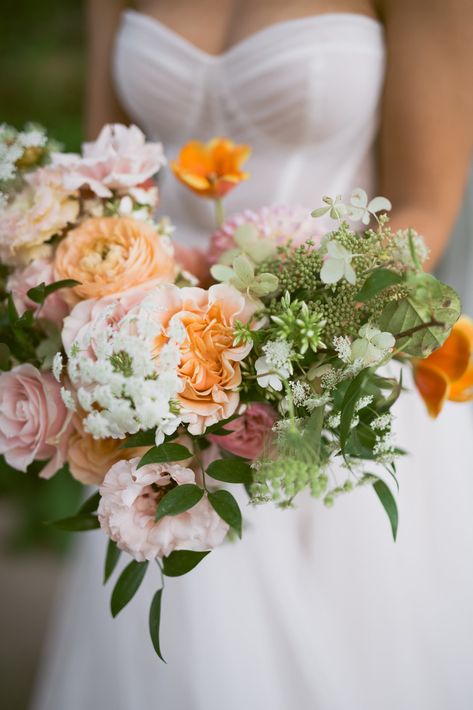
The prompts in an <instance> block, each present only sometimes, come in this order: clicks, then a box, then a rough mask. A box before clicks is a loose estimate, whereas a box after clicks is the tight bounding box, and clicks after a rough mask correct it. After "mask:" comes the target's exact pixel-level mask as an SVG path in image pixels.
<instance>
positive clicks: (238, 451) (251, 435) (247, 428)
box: [208, 402, 277, 461]
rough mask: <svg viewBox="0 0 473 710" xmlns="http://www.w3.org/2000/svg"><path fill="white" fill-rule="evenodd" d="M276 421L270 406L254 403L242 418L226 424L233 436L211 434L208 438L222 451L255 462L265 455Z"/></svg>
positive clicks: (274, 413)
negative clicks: (264, 451)
mask: <svg viewBox="0 0 473 710" xmlns="http://www.w3.org/2000/svg"><path fill="white" fill-rule="evenodd" d="M276 419H277V415H276V412H275V411H274V409H273V408H272V407H271V406H270V405H269V404H263V403H260V402H254V403H253V404H250V405H248V407H247V408H246V410H245V411H244V413H243V414H242V415H241V416H240V417H237V418H236V419H233V420H232V421H231V422H228V424H225V429H230V430H231V431H232V432H233V433H232V434H227V435H226V436H217V435H216V434H210V435H209V437H208V438H209V439H210V440H211V441H212V442H214V443H215V444H218V445H219V446H220V448H221V449H224V450H225V451H229V452H230V453H231V454H235V456H242V457H243V458H246V459H251V460H252V461H253V460H255V459H257V458H258V457H259V456H261V454H262V453H263V450H264V448H265V445H266V444H267V443H268V439H269V437H270V435H271V429H272V426H273V424H274V422H275V421H276Z"/></svg>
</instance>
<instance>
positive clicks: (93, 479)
mask: <svg viewBox="0 0 473 710" xmlns="http://www.w3.org/2000/svg"><path fill="white" fill-rule="evenodd" d="M74 426H75V431H74V432H73V434H71V436H70V438H69V441H68V448H67V461H68V463H69V469H70V471H71V474H72V476H74V478H76V479H77V480H78V481H80V482H81V483H84V484H85V485H87V486H90V485H94V486H97V485H99V484H100V483H102V481H103V479H104V478H105V474H106V473H107V471H108V470H109V469H110V468H111V467H112V466H113V464H115V463H117V461H121V460H122V459H126V460H127V461H129V460H130V459H132V458H135V457H136V456H139V457H140V458H141V456H143V454H144V453H145V452H146V451H147V448H146V447H145V448H131V449H122V448H121V447H122V445H123V440H122V439H110V438H108V439H94V437H93V436H92V435H91V434H88V433H87V432H85V431H84V430H83V427H82V424H81V422H80V420H79V418H77V420H76V421H75V423H74Z"/></svg>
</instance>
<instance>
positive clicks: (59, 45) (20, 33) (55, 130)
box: [0, 0, 85, 552]
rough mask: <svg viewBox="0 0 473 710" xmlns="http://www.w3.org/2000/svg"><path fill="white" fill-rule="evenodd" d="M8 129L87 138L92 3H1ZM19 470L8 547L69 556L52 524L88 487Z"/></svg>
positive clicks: (12, 480) (0, 77) (2, 87)
mask: <svg viewBox="0 0 473 710" xmlns="http://www.w3.org/2000/svg"><path fill="white" fill-rule="evenodd" d="M0 5H1V9H0V15H1V20H0V48H1V55H2V60H1V74H0V122H6V123H9V124H12V125H14V126H15V127H16V128H21V127H22V126H23V125H24V123H25V122H27V121H35V122H37V123H40V124H42V125H43V126H45V127H46V128H47V129H48V132H49V134H50V136H51V137H53V138H56V139H57V140H59V141H60V142H61V143H63V144H64V147H65V149H66V150H72V151H75V150H78V149H79V146H80V143H81V141H82V135H83V101H84V78H85V22H84V5H85V3H84V2H81V1H80V0H17V2H15V1H14V0H1V3H0ZM31 469H32V470H29V471H28V473H27V474H24V473H19V472H17V471H14V470H13V469H11V468H10V467H9V466H7V465H6V464H5V462H4V461H3V459H1V458H0V501H3V503H4V505H8V509H9V510H8V512H12V511H13V512H14V515H12V516H11V517H10V516H9V519H10V520H11V523H10V524H9V525H8V527H7V529H6V530H5V529H3V531H2V532H3V535H2V537H3V540H2V546H3V547H7V548H8V549H10V551H11V550H12V549H13V550H14V551H15V552H18V551H20V550H23V551H27V550H28V549H31V548H32V547H33V548H47V549H53V550H56V551H62V550H64V548H65V546H66V545H67V543H68V542H69V540H70V538H71V536H70V535H68V534H67V533H61V532H59V531H56V530H55V529H54V528H53V527H51V526H50V525H46V524H45V521H51V520H54V519H58V518H61V517H65V516H67V515H70V514H71V513H73V512H74V511H75V510H76V508H77V505H78V501H79V496H80V495H81V486H80V485H79V484H78V483H77V482H76V481H74V480H73V479H72V478H71V477H70V475H69V474H68V473H67V471H64V470H63V471H61V472H60V473H59V474H57V475H56V476H55V477H54V478H53V479H51V480H50V481H43V480H41V479H38V477H37V473H36V471H35V470H34V466H33V467H31Z"/></svg>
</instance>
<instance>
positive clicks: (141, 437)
mask: <svg viewBox="0 0 473 710" xmlns="http://www.w3.org/2000/svg"><path fill="white" fill-rule="evenodd" d="M155 441H156V430H155V429H148V431H139V432H138V433H137V434H133V436H130V437H128V439H127V440H126V441H124V442H123V444H122V445H121V446H120V448H121V449H134V448H138V447H140V446H153V445H154V443H155Z"/></svg>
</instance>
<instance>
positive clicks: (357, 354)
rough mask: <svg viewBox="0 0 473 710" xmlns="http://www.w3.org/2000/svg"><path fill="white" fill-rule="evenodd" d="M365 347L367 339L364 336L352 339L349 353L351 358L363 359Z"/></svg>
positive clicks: (366, 346) (366, 347)
mask: <svg viewBox="0 0 473 710" xmlns="http://www.w3.org/2000/svg"><path fill="white" fill-rule="evenodd" d="M367 349H368V341H367V340H365V339H364V338H358V340H355V341H353V343H352V345H351V354H352V357H353V359H354V360H357V359H358V358H359V359H360V360H364V359H365V355H366V351H367Z"/></svg>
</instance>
